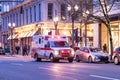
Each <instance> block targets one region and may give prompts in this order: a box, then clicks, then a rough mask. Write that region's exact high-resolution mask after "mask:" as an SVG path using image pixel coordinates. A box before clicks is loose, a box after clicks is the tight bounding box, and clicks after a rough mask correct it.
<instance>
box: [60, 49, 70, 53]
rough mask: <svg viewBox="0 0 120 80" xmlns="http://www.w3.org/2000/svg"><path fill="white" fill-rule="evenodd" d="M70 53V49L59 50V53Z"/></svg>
mask: <svg viewBox="0 0 120 80" xmlns="http://www.w3.org/2000/svg"><path fill="white" fill-rule="evenodd" d="M65 53H66V54H70V53H71V51H70V50H60V54H65Z"/></svg>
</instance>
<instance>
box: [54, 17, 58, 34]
mask: <svg viewBox="0 0 120 80" xmlns="http://www.w3.org/2000/svg"><path fill="white" fill-rule="evenodd" d="M53 21H54V26H55V35H58V30H57V26H58V17H54V19H53Z"/></svg>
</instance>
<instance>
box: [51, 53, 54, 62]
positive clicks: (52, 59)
mask: <svg viewBox="0 0 120 80" xmlns="http://www.w3.org/2000/svg"><path fill="white" fill-rule="evenodd" d="M50 61H51V62H55V59H54V56H53V54H51V55H50Z"/></svg>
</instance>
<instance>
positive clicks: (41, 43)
mask: <svg viewBox="0 0 120 80" xmlns="http://www.w3.org/2000/svg"><path fill="white" fill-rule="evenodd" d="M30 52H31V56H32V57H33V58H34V59H35V60H36V61H41V59H50V61H51V62H59V60H60V59H65V60H68V61H69V62H73V59H74V50H73V49H72V48H70V46H69V45H68V43H67V38H66V37H65V36H59V35H44V36H43V35H34V36H33V37H32V45H31V51H30Z"/></svg>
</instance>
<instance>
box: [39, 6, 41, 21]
mask: <svg viewBox="0 0 120 80" xmlns="http://www.w3.org/2000/svg"><path fill="white" fill-rule="evenodd" d="M39 20H41V4H39Z"/></svg>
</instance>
